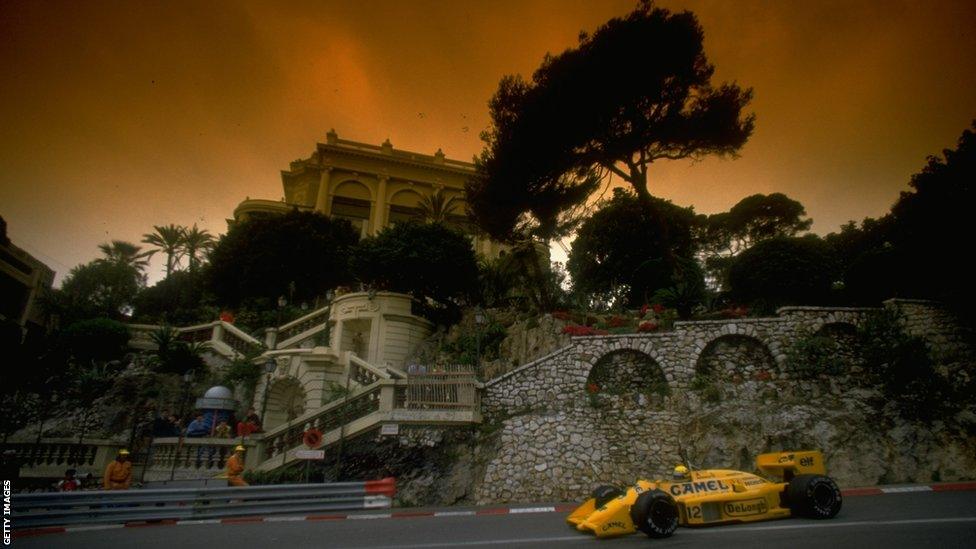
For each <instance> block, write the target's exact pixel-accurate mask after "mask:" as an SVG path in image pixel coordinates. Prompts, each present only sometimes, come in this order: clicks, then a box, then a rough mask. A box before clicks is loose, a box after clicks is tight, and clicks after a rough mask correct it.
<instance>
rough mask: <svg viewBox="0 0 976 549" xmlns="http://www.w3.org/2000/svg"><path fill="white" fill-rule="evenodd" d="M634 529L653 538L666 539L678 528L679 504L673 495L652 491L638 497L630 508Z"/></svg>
mask: <svg viewBox="0 0 976 549" xmlns="http://www.w3.org/2000/svg"><path fill="white" fill-rule="evenodd" d="M630 519H631V520H632V521H634V527H636V528H637V529H638V530H640V531H641V532H644V533H645V534H647V536H648V537H651V538H666V537H669V536H671V534H674V531H675V530H676V529H677V528H678V504H677V503H675V501H674V498H673V497H671V494H668V493H667V492H664V491H662V490H650V491H648V492H644V493H643V494H641V495H639V496H637V501H635V502H634V504H633V505H632V506H631V507H630Z"/></svg>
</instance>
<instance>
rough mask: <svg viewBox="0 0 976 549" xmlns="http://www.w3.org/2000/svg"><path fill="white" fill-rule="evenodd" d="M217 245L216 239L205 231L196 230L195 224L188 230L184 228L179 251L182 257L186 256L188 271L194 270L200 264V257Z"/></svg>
mask: <svg viewBox="0 0 976 549" xmlns="http://www.w3.org/2000/svg"><path fill="white" fill-rule="evenodd" d="M216 243H217V239H216V238H214V237H213V235H212V234H210V233H209V232H207V230H206V229H199V228H197V224H196V223H194V224H193V227H192V228H190V229H186V228H184V230H183V240H182V243H181V245H180V250H181V251H182V252H183V255H185V256H186V258H187V261H188V262H189V264H190V271H191V272H192V271H194V270H196V268H197V266H198V265H199V264H200V257H199V256H202V255H203V254H204V252H206V251H207V250H210V249H211V248H213V247H214V245H215V244H216Z"/></svg>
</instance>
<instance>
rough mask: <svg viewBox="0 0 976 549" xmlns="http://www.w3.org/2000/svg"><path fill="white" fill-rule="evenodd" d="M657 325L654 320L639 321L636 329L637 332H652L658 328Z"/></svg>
mask: <svg viewBox="0 0 976 549" xmlns="http://www.w3.org/2000/svg"><path fill="white" fill-rule="evenodd" d="M658 327H659V326H658V324H657V322H654V321H651V320H645V321H644V322H641V323H640V326H638V327H637V331H638V332H653V331H656V330H657V329H658Z"/></svg>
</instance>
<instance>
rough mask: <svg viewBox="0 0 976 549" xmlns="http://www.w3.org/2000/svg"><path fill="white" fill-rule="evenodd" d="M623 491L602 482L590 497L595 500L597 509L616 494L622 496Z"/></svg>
mask: <svg viewBox="0 0 976 549" xmlns="http://www.w3.org/2000/svg"><path fill="white" fill-rule="evenodd" d="M623 494H624V493H623V492H622V491H621V490H620V488H617V487H616V486H610V485H609V484H604V485H603V486H597V487H596V489H595V490H593V493H591V494H590V497H591V498H593V499H595V500H596V508H597V509H599V508H600V507H603V506H604V505H606V504H607V502H609V501H610V500H612V499H613V498H615V497H617V496H622V495H623Z"/></svg>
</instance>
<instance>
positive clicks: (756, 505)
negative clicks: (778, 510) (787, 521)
mask: <svg viewBox="0 0 976 549" xmlns="http://www.w3.org/2000/svg"><path fill="white" fill-rule="evenodd" d="M767 511H769V506H768V505H766V500H765V499H749V500H745V501H730V502H728V503H726V504H725V514H726V516H730V517H748V516H751V515H762V514H764V513H766V512H767Z"/></svg>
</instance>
